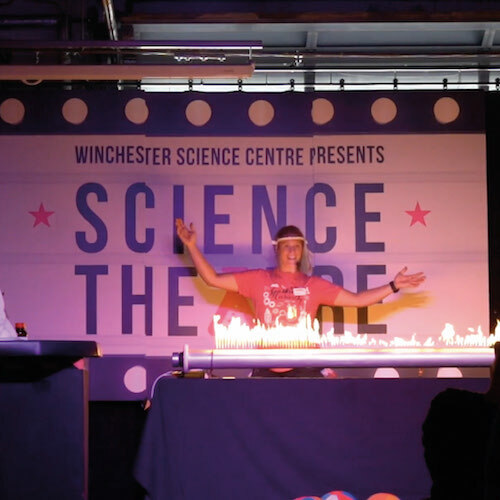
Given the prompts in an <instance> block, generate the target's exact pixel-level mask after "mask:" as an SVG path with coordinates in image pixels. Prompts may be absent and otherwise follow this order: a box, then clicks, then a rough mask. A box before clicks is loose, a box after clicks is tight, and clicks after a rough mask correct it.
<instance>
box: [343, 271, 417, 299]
mask: <svg viewBox="0 0 500 500" xmlns="http://www.w3.org/2000/svg"><path fill="white" fill-rule="evenodd" d="M407 269H408V268H407V267H404V268H403V269H401V271H399V273H398V274H396V276H395V277H394V280H393V281H392V283H393V284H394V286H395V288H396V289H397V290H400V289H401V288H415V287H417V286H419V285H420V284H421V283H422V282H423V281H424V280H425V275H424V273H415V274H406V271H407ZM392 293H394V290H393V289H392V287H391V285H390V283H388V284H387V285H382V286H378V287H376V288H370V289H368V290H364V291H362V292H358V293H354V292H350V291H349V290H345V289H342V290H341V291H340V292H339V294H338V295H337V298H336V300H335V305H336V306H347V307H350V306H352V307H366V306H371V305H373V304H376V303H377V302H380V301H381V300H383V299H385V298H386V297H388V296H389V295H391V294H392Z"/></svg>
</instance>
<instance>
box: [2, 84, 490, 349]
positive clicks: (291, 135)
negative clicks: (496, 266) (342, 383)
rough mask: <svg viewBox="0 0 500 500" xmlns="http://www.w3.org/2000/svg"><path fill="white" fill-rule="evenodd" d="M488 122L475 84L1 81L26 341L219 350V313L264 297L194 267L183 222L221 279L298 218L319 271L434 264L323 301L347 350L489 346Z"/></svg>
mask: <svg viewBox="0 0 500 500" xmlns="http://www.w3.org/2000/svg"><path fill="white" fill-rule="evenodd" d="M483 114H484V112H483V96H482V95H481V94H480V93H476V92H401V91H395V92H392V93H390V92H388V93H371V92H336V93H311V94H303V93H297V92H289V93H285V94H278V95H271V94H247V93H243V92H238V93H229V94H208V93H207V94H205V93H203V94H198V93H194V92H191V93H184V94H168V93H149V94H148V93H142V92H136V91H59V92H52V91H42V90H40V91H35V90H32V91H29V92H26V93H20V92H17V93H7V92H4V93H3V94H2V95H0V133H1V136H0V150H1V157H0V175H1V177H0V179H1V184H0V213H1V219H0V220H1V232H2V233H1V238H0V289H1V290H3V292H4V299H5V303H6V308H7V314H8V316H9V318H10V320H11V322H12V323H14V322H18V321H24V322H26V323H27V328H28V333H29V336H30V338H32V339H69V340H71V339H78V340H82V339H86V340H88V339H91V340H96V341H97V342H98V343H99V345H100V346H101V349H102V351H103V353H104V355H118V354H128V355H147V356H168V355H170V354H171V353H172V352H176V351H181V350H182V349H183V346H184V344H189V345H190V347H192V348H195V349H196V348H211V347H213V345H214V339H213V331H214V328H213V317H214V315H218V316H220V322H221V323H223V324H227V323H228V322H229V321H230V320H231V318H232V317H233V316H241V317H243V318H248V317H249V316H250V315H251V308H250V306H249V305H248V303H247V302H246V301H245V300H244V299H242V298H241V297H239V296H238V295H236V294H228V293H225V292H222V291H219V290H214V289H210V288H209V287H207V286H205V285H204V284H203V282H202V281H201V279H200V278H199V277H197V276H196V272H195V270H194V268H193V266H192V264H191V261H190V259H189V256H188V255H186V254H184V251H183V248H182V246H181V245H180V244H179V241H178V240H177V238H176V237H175V231H174V221H175V219H176V218H177V217H182V218H183V219H185V220H186V222H188V223H189V222H193V223H194V225H195V228H196V229H197V233H198V241H199V244H200V247H201V248H202V249H203V251H204V252H205V254H206V256H207V258H208V260H209V261H210V262H211V263H212V264H213V265H214V267H215V268H216V269H217V270H218V271H225V270H227V271H231V270H240V269H247V268H255V267H270V266H273V265H274V254H273V249H272V245H271V240H272V238H273V236H274V233H275V231H276V230H277V229H278V228H279V227H280V226H282V225H285V224H294V225H297V226H299V227H300V228H302V229H303V231H304V232H305V234H306V237H307V240H308V243H309V248H310V250H311V251H312V252H313V254H314V273H315V274H317V275H321V276H323V277H325V278H327V279H329V280H333V281H335V282H336V283H339V284H341V285H343V286H344V287H346V288H348V289H350V290H353V291H356V290H361V289H364V288H366V287H373V286H378V285H381V284H384V283H387V282H388V281H390V280H391V279H392V278H393V277H394V275H395V274H396V273H397V272H398V271H399V270H400V269H401V268H403V267H404V266H408V272H417V271H424V272H425V273H426V275H427V281H426V282H425V284H424V286H423V287H421V288H419V289H417V290H415V291H410V292H404V293H403V292H402V293H399V294H395V295H393V296H391V297H390V298H388V299H387V300H385V301H384V303H383V304H378V305H375V306H372V307H370V308H368V309H361V310H359V311H358V310H350V309H345V310H342V309H337V308H333V309H332V308H326V307H324V308H323V309H322V311H321V319H322V326H321V329H322V332H323V333H325V332H326V331H331V329H332V328H333V331H334V335H339V336H340V335H343V338H344V339H345V341H344V342H342V343H341V347H342V346H343V345H347V346H349V345H351V346H352V345H353V344H355V345H366V346H374V347H378V346H396V347H398V346H402V347H404V346H406V345H424V344H425V345H436V346H439V345H442V344H443V339H446V340H448V341H451V342H452V343H453V342H454V343H455V344H456V345H464V342H465V344H467V342H472V344H471V345H477V344H479V345H480V344H481V338H482V337H483V336H487V335H488V333H489V332H488V331H487V329H488V325H489V312H488V255H487V254H488V245H487V200H486V153H485V135H484V123H483V122H484V117H483ZM471 339H472V340H471ZM475 343H476V344H475Z"/></svg>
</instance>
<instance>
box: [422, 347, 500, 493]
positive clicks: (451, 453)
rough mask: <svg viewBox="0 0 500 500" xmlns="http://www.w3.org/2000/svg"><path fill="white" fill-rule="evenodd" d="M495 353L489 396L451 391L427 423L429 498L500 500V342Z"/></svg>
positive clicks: (435, 406) (424, 434)
mask: <svg viewBox="0 0 500 500" xmlns="http://www.w3.org/2000/svg"><path fill="white" fill-rule="evenodd" d="M494 350H495V359H494V363H493V365H492V367H491V370H490V386H489V388H488V390H487V391H486V392H485V393H481V392H474V391H470V390H465V389H455V388H448V389H445V390H444V391H442V392H440V393H439V394H437V395H436V396H435V397H434V398H433V400H432V402H431V405H430V408H429V411H428V412H427V415H426V417H425V420H424V422H423V425H422V444H423V446H424V458H425V463H426V465H427V469H428V471H429V473H430V476H431V479H432V486H431V496H430V498H429V499H427V500H498V499H500V474H499V471H500V414H499V408H500V342H497V343H496V344H495V346H494Z"/></svg>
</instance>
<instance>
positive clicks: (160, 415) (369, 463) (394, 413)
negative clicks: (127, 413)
mask: <svg viewBox="0 0 500 500" xmlns="http://www.w3.org/2000/svg"><path fill="white" fill-rule="evenodd" d="M448 387H458V388H462V389H468V390H472V391H478V392H483V391H485V390H486V389H487V387H488V380H486V379H425V378H423V379H335V380H329V379H291V378H290V379H287V378H276V379H236V380H222V379H209V380H203V379H172V378H165V379H162V380H160V381H159V382H158V384H157V386H156V391H155V395H154V398H153V404H152V407H151V409H150V410H149V411H150V413H149V415H148V419H147V422H146V426H145V429H144V433H143V437H142V443H141V447H140V450H139V453H138V456H137V460H136V469H135V476H136V478H137V480H138V481H139V482H140V483H141V484H142V486H143V487H144V488H146V490H147V491H148V494H149V497H148V498H151V499H154V500H160V499H165V500H166V499H175V500H183V499H186V500H195V499H199V498H207V499H229V498H238V499H239V500H245V499H248V500H250V499H252V500H254V499H255V498H259V499H261V500H267V499H269V500H279V499H284V500H285V499H288V500H290V499H292V498H296V497H300V496H303V495H304V496H305V495H316V496H319V497H321V496H322V495H324V494H325V493H327V492H329V491H332V490H343V491H346V492H349V493H351V494H352V495H354V496H355V497H356V498H357V499H358V500H364V499H366V498H368V497H369V496H370V495H373V494H375V493H379V492H390V493H393V494H395V495H398V496H399V497H400V498H402V499H404V500H421V499H422V498H425V497H426V496H428V495H429V491H430V485H431V480H430V477H429V474H428V472H427V469H426V466H425V462H424V457H423V448H422V444H421V436H422V431H421V428H422V423H423V421H424V419H425V416H426V414H427V411H428V409H429V405H430V402H431V400H432V399H433V397H434V396H435V395H437V394H438V393H439V392H440V391H442V390H444V389H446V388H448Z"/></svg>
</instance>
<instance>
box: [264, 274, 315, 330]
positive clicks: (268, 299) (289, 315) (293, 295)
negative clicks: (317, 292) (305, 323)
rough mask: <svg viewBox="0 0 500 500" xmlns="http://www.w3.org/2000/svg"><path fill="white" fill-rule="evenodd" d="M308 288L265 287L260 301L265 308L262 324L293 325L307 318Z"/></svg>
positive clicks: (274, 285) (277, 285) (276, 285)
mask: <svg viewBox="0 0 500 500" xmlns="http://www.w3.org/2000/svg"><path fill="white" fill-rule="evenodd" d="M309 297H310V292H309V288H308V287H292V286H288V287H287V286H283V285H279V284H278V283H272V284H271V285H270V286H265V287H264V291H263V293H262V300H263V303H264V306H265V307H266V310H265V313H264V323H265V324H266V325H268V326H274V325H276V324H278V325H294V324H296V323H298V322H299V320H301V319H302V318H305V317H306V316H307V302H308V301H309Z"/></svg>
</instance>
